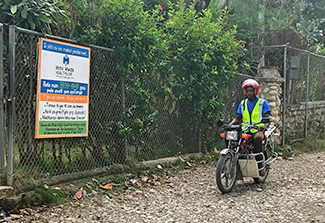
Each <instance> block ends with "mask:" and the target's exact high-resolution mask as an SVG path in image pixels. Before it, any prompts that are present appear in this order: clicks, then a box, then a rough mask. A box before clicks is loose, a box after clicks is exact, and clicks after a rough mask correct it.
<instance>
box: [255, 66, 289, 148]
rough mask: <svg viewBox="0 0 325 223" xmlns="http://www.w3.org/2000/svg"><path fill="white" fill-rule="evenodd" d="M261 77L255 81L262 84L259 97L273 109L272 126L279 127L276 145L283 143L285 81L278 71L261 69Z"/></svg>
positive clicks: (275, 138) (275, 139)
mask: <svg viewBox="0 0 325 223" xmlns="http://www.w3.org/2000/svg"><path fill="white" fill-rule="evenodd" d="M258 76H259V77H255V79H256V80H257V81H258V83H259V84H260V93H259V94H258V97H260V98H262V99H265V100H267V102H268V103H269V105H270V108H271V116H272V120H271V124H272V125H275V126H276V127H277V129H276V133H278V134H276V135H275V136H274V138H273V139H274V141H275V143H276V144H280V143H281V136H280V134H281V131H282V112H281V107H282V104H281V99H280V98H281V95H282V83H283V82H284V79H283V78H282V77H281V76H280V74H279V72H278V71H277V69H274V68H269V69H261V70H260V72H259V75H258Z"/></svg>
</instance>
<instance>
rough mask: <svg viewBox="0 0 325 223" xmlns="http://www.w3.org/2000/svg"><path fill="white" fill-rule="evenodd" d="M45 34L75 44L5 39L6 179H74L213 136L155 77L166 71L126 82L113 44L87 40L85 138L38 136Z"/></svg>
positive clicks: (189, 149) (191, 149) (197, 147)
mask: <svg viewBox="0 0 325 223" xmlns="http://www.w3.org/2000/svg"><path fill="white" fill-rule="evenodd" d="M44 36H45V37H47V38H48V39H54V40H61V41H64V42H68V43H74V41H72V40H68V39H63V38H60V37H54V36H49V35H44V34H41V33H37V32H34V31H30V30H26V29H22V28H18V27H15V26H11V27H10V28H9V39H8V42H7V43H6V44H2V45H4V46H8V51H9V54H8V57H7V59H6V61H8V64H7V66H8V71H7V72H8V73H9V75H7V76H5V77H4V81H5V86H8V87H7V88H5V89H4V92H5V96H4V100H3V101H4V102H5V108H8V109H6V110H7V111H6V113H5V117H6V121H5V123H6V128H4V129H5V130H6V132H5V135H6V137H5V138H6V139H8V142H7V143H6V144H7V145H8V154H7V155H6V157H7V158H8V164H7V165H6V167H5V168H6V172H7V183H8V184H9V185H14V186H15V187H16V188H20V189H21V190H23V189H24V188H26V187H34V186H35V185H37V184H39V183H40V182H44V180H45V181H46V180H52V179H55V180H56V181H60V180H62V181H64V180H69V179H70V178H71V179H73V178H78V176H80V175H81V174H80V173H84V174H83V175H84V176H85V175H91V174H94V173H99V172H100V171H97V170H102V171H105V170H106V168H107V167H110V166H112V165H114V164H127V165H128V164H130V163H132V162H138V161H144V160H152V159H156V158H162V157H168V156H173V155H176V154H187V153H196V152H201V151H202V148H203V147H204V143H205V139H206V138H208V137H207V134H211V136H212V138H213V139H215V138H216V132H215V130H213V129H200V127H199V126H200V125H199V124H198V123H197V122H195V120H196V119H191V117H189V116H188V113H186V112H184V111H186V109H188V108H186V107H185V105H182V104H180V103H177V100H176V98H175V96H173V94H168V93H166V90H165V86H163V84H162V83H161V80H159V75H163V74H159V72H163V71H157V75H155V78H153V79H150V80H149V79H148V80H147V79H145V78H144V79H139V78H142V77H136V78H135V79H132V78H129V79H128V80H125V79H124V78H123V75H120V74H118V72H117V71H116V68H117V65H118V62H119V61H118V58H117V56H116V54H115V52H114V51H113V50H111V49H107V48H103V47H99V46H93V45H90V46H89V45H88V46H89V47H90V48H91V64H90V74H91V75H90V85H89V86H90V90H89V92H90V93H89V95H90V96H89V136H88V137H83V138H51V139H36V138H35V117H36V104H37V77H38V73H37V72H38V52H39V51H38V43H39V38H40V37H44ZM2 51H3V50H2ZM144 76H145V75H143V77H144ZM156 78H157V80H156ZM139 89H140V90H139ZM225 89H228V88H225ZM231 92H232V91H231ZM232 94H235V93H234V92H232ZM230 98H232V99H233V100H235V98H233V97H230ZM236 103H237V102H236ZM193 120H194V121H193ZM133 130H136V131H134V132H135V133H133V132H132V131H133ZM130 132H131V133H132V134H130ZM201 139H203V140H202V141H201ZM11 160H13V162H11ZM76 176H77V177H76Z"/></svg>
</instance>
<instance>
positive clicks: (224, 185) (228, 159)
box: [216, 153, 237, 193]
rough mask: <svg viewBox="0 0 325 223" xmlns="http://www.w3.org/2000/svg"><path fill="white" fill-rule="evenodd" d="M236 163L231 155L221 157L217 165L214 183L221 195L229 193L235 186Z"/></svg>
mask: <svg viewBox="0 0 325 223" xmlns="http://www.w3.org/2000/svg"><path fill="white" fill-rule="evenodd" d="M236 176H237V162H236V160H235V157H234V156H232V155H231V153H227V154H226V155H221V156H220V158H219V161H218V164H217V171H216V181H217V186H218V188H219V190H220V191H221V192H222V193H229V192H230V191H231V190H232V188H233V187H234V185H235V182H236Z"/></svg>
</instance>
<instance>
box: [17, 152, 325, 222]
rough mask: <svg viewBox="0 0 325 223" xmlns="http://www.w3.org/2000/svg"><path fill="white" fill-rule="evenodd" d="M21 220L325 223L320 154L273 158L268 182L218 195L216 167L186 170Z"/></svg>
mask: <svg viewBox="0 0 325 223" xmlns="http://www.w3.org/2000/svg"><path fill="white" fill-rule="evenodd" d="M19 221H20V222H87V223H88V222H116V223H120V222H129V223H131V222H132V223H133V222H201V223H202V222H255V223H256V222H325V153H316V154H304V155H301V156H297V157H295V158H294V159H293V160H278V161H276V162H275V163H274V165H273V166H272V170H271V173H270V175H269V178H268V179H267V182H266V183H265V184H264V185H263V186H260V187H259V186H257V185H256V184H254V183H253V181H252V180H251V179H246V180H245V182H244V183H243V182H237V184H236V187H235V188H234V191H233V192H232V193H230V194H227V195H222V194H221V193H220V192H219V191H218V189H217V187H216V183H215V167H199V168H198V170H196V171H191V170H186V171H184V172H183V173H182V174H180V175H179V176H178V177H173V178H170V179H168V180H164V181H162V182H161V184H160V185H157V186H150V187H147V188H142V189H141V190H137V191H130V192H126V193H125V194H123V195H121V197H120V200H119V201H118V200H117V199H110V198H108V197H106V196H101V197H99V196H97V197H93V198H88V199H84V200H80V201H78V202H76V203H73V204H70V205H68V206H64V207H55V208H50V209H47V210H46V211H44V212H42V213H38V214H36V215H33V216H29V217H24V218H22V219H20V220H19Z"/></svg>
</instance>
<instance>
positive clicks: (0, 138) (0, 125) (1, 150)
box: [0, 23, 5, 172]
mask: <svg viewBox="0 0 325 223" xmlns="http://www.w3.org/2000/svg"><path fill="white" fill-rule="evenodd" d="M3 113H4V111H3V24H1V23H0V171H1V172H2V170H3V168H4V166H5V147H4V145H5V144H4V119H3V117H4V114H3Z"/></svg>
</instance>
